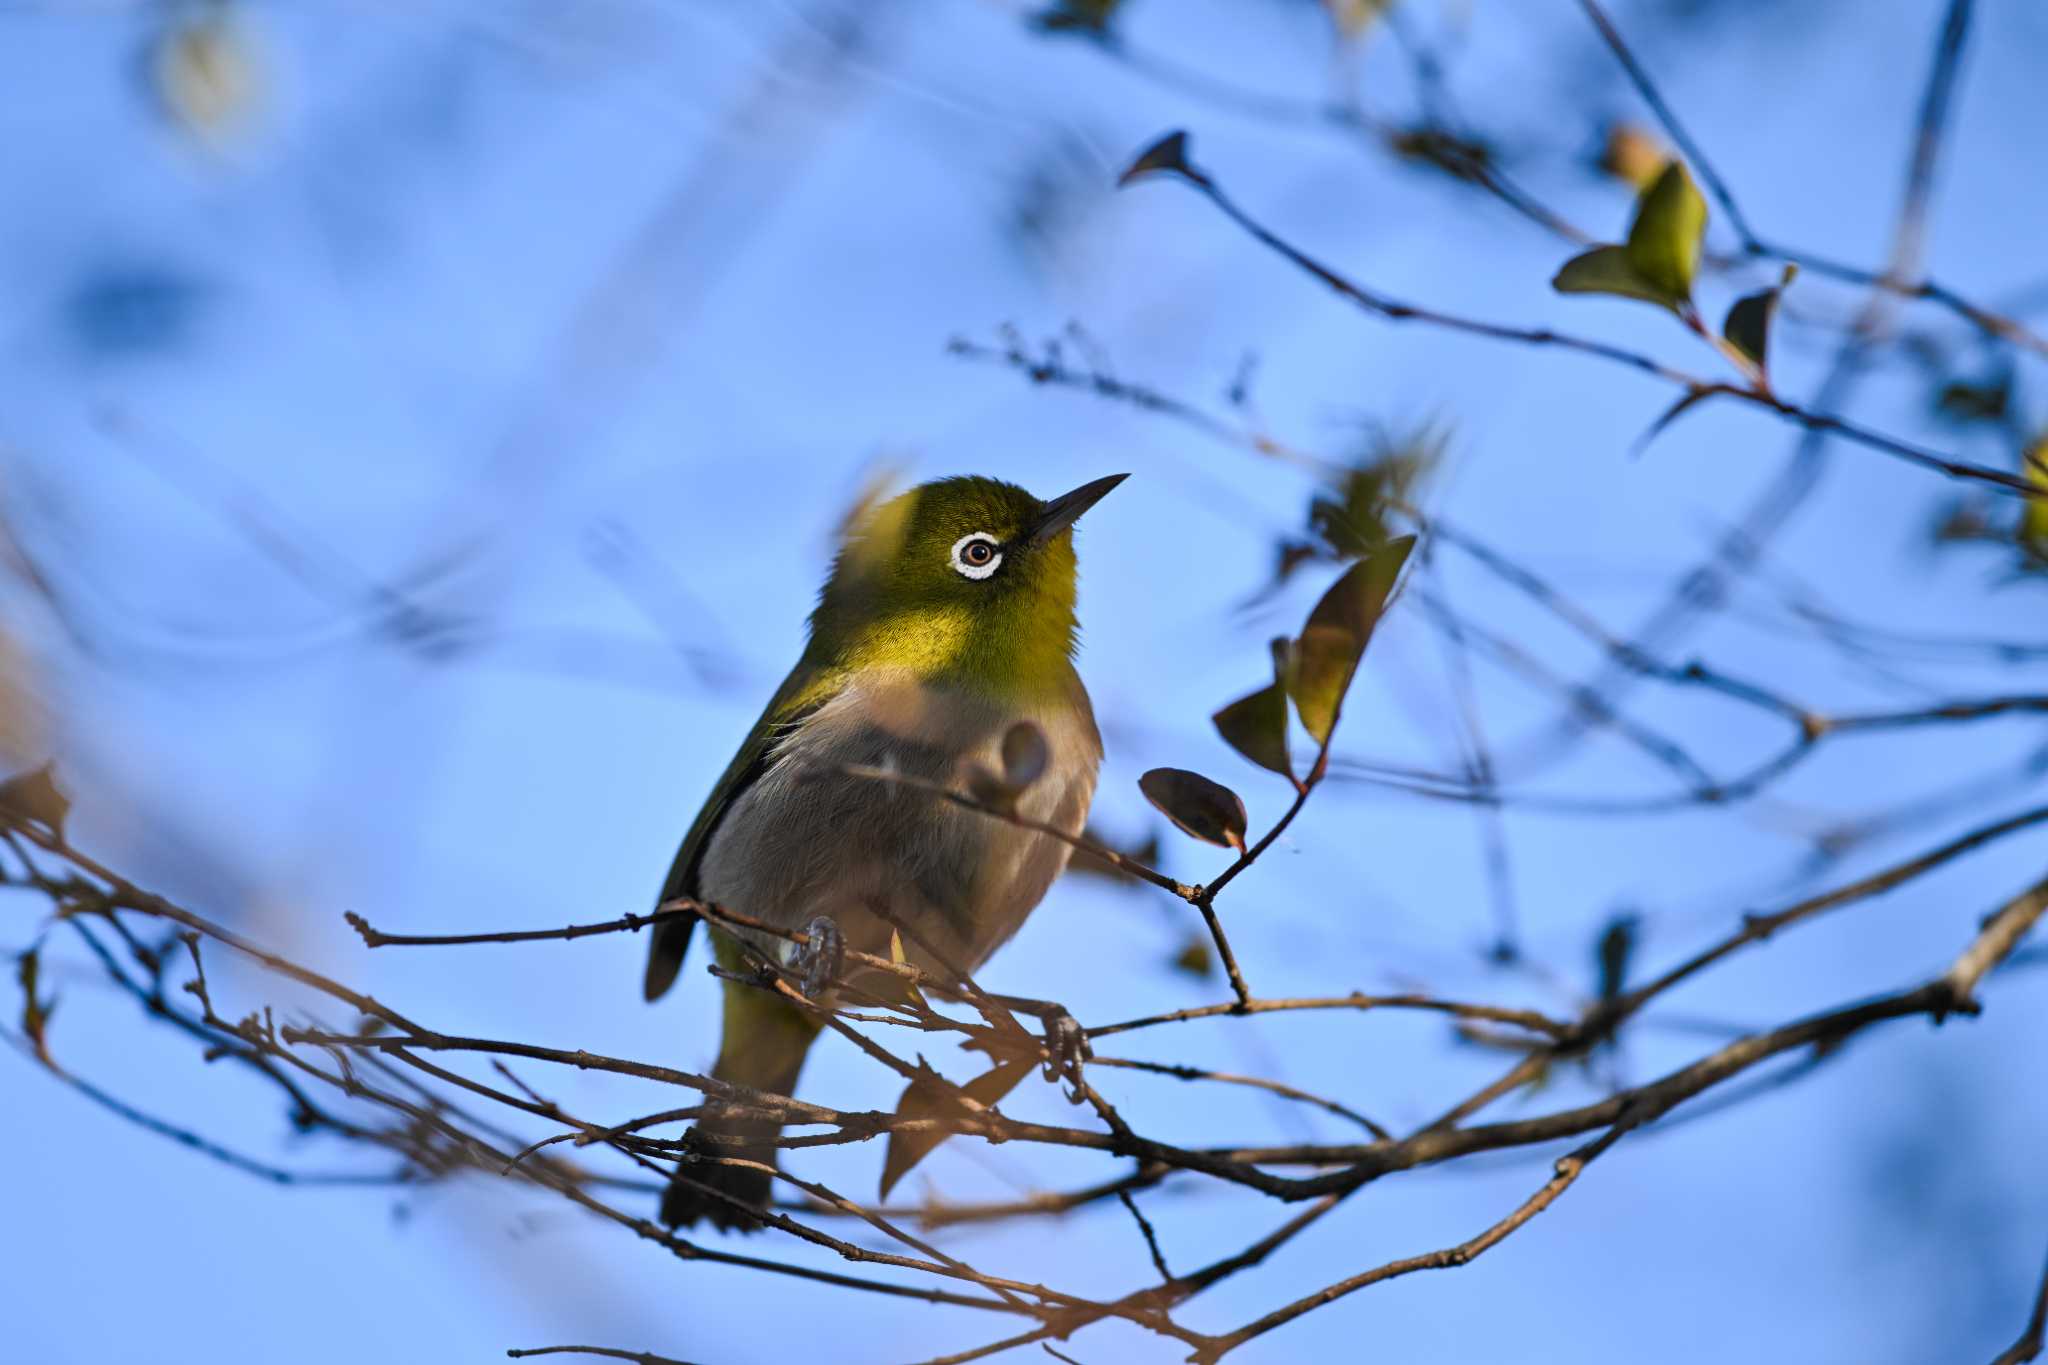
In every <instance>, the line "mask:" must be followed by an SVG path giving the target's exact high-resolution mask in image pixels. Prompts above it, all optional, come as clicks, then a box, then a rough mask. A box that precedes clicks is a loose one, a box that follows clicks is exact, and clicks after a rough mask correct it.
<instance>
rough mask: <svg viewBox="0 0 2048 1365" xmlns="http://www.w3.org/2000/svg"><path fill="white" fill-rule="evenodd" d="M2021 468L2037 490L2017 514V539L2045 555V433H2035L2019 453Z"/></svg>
mask: <svg viewBox="0 0 2048 1365" xmlns="http://www.w3.org/2000/svg"><path fill="white" fill-rule="evenodd" d="M2020 471H2021V472H2022V473H2023V474H2025V475H2026V476H2027V482H2028V483H2030V484H2032V485H2033V486H2034V487H2035V488H2037V489H2039V490H2040V491H2039V492H2037V493H2035V494H2033V495H2031V496H2029V497H2028V498H2027V506H2026V510H2025V511H2024V512H2022V513H2021V514H2020V542H2021V543H2022V544H2023V545H2025V546H2026V547H2027V548H2028V549H2030V550H2032V551H2033V552H2034V554H2035V555H2037V556H2040V557H2043V558H2048V435H2044V436H2039V437H2036V438H2035V440H2034V442H2033V444H2031V445H2029V446H2028V447H2027V449H2026V451H2025V453H2024V454H2022V455H2021V456H2020Z"/></svg>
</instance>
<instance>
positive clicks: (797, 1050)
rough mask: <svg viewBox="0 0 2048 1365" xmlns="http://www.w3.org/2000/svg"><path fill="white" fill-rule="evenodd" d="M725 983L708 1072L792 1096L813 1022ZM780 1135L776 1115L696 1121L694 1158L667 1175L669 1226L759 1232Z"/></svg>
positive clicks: (763, 995)
mask: <svg viewBox="0 0 2048 1365" xmlns="http://www.w3.org/2000/svg"><path fill="white" fill-rule="evenodd" d="M721 956H723V954H721ZM724 987H725V1020H724V1036H723V1037H722V1039H721V1040H720V1042H719V1049H718V1064H717V1065H716V1066H714V1067H713V1068H712V1069H711V1074H712V1075H713V1076H714V1077H716V1078H717V1079H719V1080H721V1081H731V1082H733V1083H734V1084H735V1085H745V1086H751V1087H752V1088H753V1089H756V1090H766V1091H769V1092H771V1093H773V1094H777V1095H787V1094H789V1093H791V1092H792V1091H793V1090H795V1089H796V1078H797V1075H798V1073H799V1072H801V1071H802V1070H803V1064H804V1055H805V1054H806V1053H807V1052H809V1051H810V1047H811V1040H812V1039H814V1038H816V1037H817V1036H818V1027H819V1026H818V1024H817V1022H816V1021H815V1020H814V1019H813V1018H812V1017H811V1016H810V1015H807V1014H805V1013H803V1012H802V1011H801V1010H799V1009H797V1008H796V1007H795V1006H793V1005H789V1004H787V1003H785V1002H783V1001H781V1000H778V999H776V998H775V997H774V996H773V995H770V994H768V993H767V992H766V991H762V990H759V989H757V988H755V987H753V986H747V985H742V984H741V983H739V982H737V981H727V982H725V983H724ZM781 1132H782V1125H781V1124H779V1123H777V1122H775V1121H774V1120H773V1119H763V1118H758V1117H754V1116H751V1115H744V1116H743V1115H720V1114H710V1115H706V1116H705V1117H703V1118H701V1119H699V1120H698V1121H697V1124H696V1126H695V1127H694V1128H693V1129H692V1130H691V1135H690V1136H691V1139H692V1146H693V1147H694V1148H695V1149H696V1156H695V1159H693V1160H686V1161H684V1162H683V1163H682V1164H681V1165H679V1166H677V1168H676V1172H675V1175H674V1176H673V1177H671V1179H670V1180H669V1186H668V1190H667V1192H666V1193H664V1194H663V1195H662V1199H661V1221H662V1222H664V1223H667V1224H668V1225H670V1226H671V1227H685V1228H687V1227H692V1226H695V1225H696V1224H697V1223H698V1222H700V1221H702V1222H708V1223H710V1224H711V1225H712V1226H713V1227H717V1228H723V1229H727V1230H731V1231H740V1232H752V1231H755V1230H756V1229H758V1228H759V1227H760V1226H761V1221H760V1219H759V1218H757V1217H755V1216H754V1215H755V1214H756V1213H758V1212H759V1211H761V1210H763V1209H765V1208H767V1207H768V1200H769V1196H770V1194H771V1192H772V1187H773V1186H774V1183H775V1181H774V1177H773V1176H772V1175H770V1174H769V1172H770V1171H771V1170H772V1169H773V1168H774V1166H775V1139H776V1137H777V1136H778V1135H780V1133H781ZM736 1162H744V1163H746V1164H744V1165H740V1164H733V1163H736Z"/></svg>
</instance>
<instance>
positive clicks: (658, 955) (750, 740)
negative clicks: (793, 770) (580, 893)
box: [644, 660, 839, 1000]
mask: <svg viewBox="0 0 2048 1365" xmlns="http://www.w3.org/2000/svg"><path fill="white" fill-rule="evenodd" d="M838 691H839V687H838V686H837V685H836V684H835V683H834V682H833V680H832V679H830V678H829V677H827V676H826V675H825V673H824V672H823V671H822V670H820V669H819V668H817V667H816V666H814V665H813V664H811V663H810V662H809V661H808V660H806V661H804V662H801V663H799V664H797V666H796V668H795V669H794V670H792V671H791V673H790V675H789V677H787V678H786V679H784V680H783V683H782V686H781V687H779V688H777V689H776V692H775V696H774V697H773V698H771V699H770V700H769V702H768V706H767V709H766V710H764V711H762V712H761V718H760V719H759V720H757V721H755V722H754V728H753V729H752V730H751V731H749V732H748V734H747V740H746V743H744V744H742V745H741V746H740V751H739V752H738V753H736V754H734V755H733V759H732V762H731V763H730V764H729V765H727V767H726V770H725V773H724V775H723V776H721V777H720V778H719V779H718V785H717V786H715V787H713V788H712V789H711V795H710V797H709V798H707V799H706V800H705V802H704V809H702V810H700V811H698V812H697V819H696V821H695V823H693V824H692V825H691V826H690V832H689V833H688V834H686V835H684V836H683V846H682V847H681V848H679V849H677V850H676V860H675V862H674V863H672V864H670V866H669V869H668V880H667V881H666V882H664V883H662V887H661V901H657V902H656V904H657V905H660V904H661V903H662V902H666V901H670V900H673V899H675V898H676V897H678V896H694V895H696V894H697V868H698V865H699V864H701V863H702V862H703V861H704V851H705V849H707V848H708V847H710V845H711V836H712V834H713V833H714V832H715V831H716V830H717V829H718V822H719V821H720V820H722V819H724V818H725V813H726V812H727V811H729V810H731V809H732V807H733V803H734V802H736V801H738V800H739V798H740V794H741V793H743V792H744V791H746V789H747V788H749V787H751V786H753V785H754V783H755V782H756V781H757V780H758V779H759V778H760V776H761V774H763V773H765V772H767V771H768V769H769V768H771V767H772V766H774V763H775V758H776V751H777V746H778V743H779V741H781V740H782V739H783V738H785V737H786V736H787V735H788V734H789V732H790V731H791V730H792V729H794V728H795V727H796V726H797V725H799V724H801V723H802V722H803V721H804V719H805V718H806V717H808V716H809V715H810V714H811V713H812V712H814V711H816V710H817V709H818V708H819V707H821V706H823V705H824V704H825V703H826V702H828V701H830V700H831V699H832V698H833V696H834V695H835V694H836V693H837V692H838ZM696 927H697V921H696V919H695V918H694V917H690V918H683V919H673V920H669V921H667V922H666V923H663V924H658V925H656V926H655V929H654V942H653V944H652V945H651V946H650V947H649V949H648V953H647V978H646V982H645V986H644V990H645V992H646V996H647V998H648V999H649V1000H656V999H659V998H660V997H661V995H662V993H663V992H664V991H666V990H667V989H668V988H669V986H670V985H672V984H673V983H674V982H675V979H676V973H678V972H680V971H681V970H682V967H683V954H684V952H686V951H687V950H688V949H689V946H690V933H691V931H692V930H694V929H695V928H696Z"/></svg>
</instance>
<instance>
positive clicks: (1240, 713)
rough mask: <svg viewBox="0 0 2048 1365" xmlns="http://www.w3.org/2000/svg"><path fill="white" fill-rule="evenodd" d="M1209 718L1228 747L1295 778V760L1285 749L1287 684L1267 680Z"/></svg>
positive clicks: (1261, 765)
mask: <svg viewBox="0 0 2048 1365" xmlns="http://www.w3.org/2000/svg"><path fill="white" fill-rule="evenodd" d="M1210 720H1212V721H1214V722H1215V724H1216V732H1217V733H1218V734H1220V735H1222V736H1223V740H1224V742H1225V743H1226V744H1228V745H1229V746H1230V747H1231V748H1233V749H1235V750H1237V751H1238V752H1239V753H1241V754H1243V755H1244V756H1245V757H1246V758H1248V759H1250V760H1251V761H1252V762H1254V763H1256V764H1258V765H1259V766H1260V767H1261V768H1265V769H1267V770H1268V771H1270V772H1276V773H1278V774H1280V775H1281V776H1282V777H1284V778H1286V779H1287V780H1288V781H1290V782H1291V781H1293V780H1294V760H1293V758H1292V757H1291V756H1290V755H1289V754H1288V752H1287V689H1286V688H1284V687H1282V686H1281V685H1280V684H1279V683H1277V682H1276V683H1269V684H1267V685H1266V686H1264V687H1262V688H1260V689H1259V690H1258V691H1256V692H1254V693H1252V694H1251V695H1250V696H1246V697H1239V698H1238V699H1237V700H1236V701H1234V702H1232V703H1230V705H1228V706H1226V707H1224V708H1223V709H1222V710H1221V711H1218V712H1217V713H1216V714H1215V715H1213V716H1211V717H1210Z"/></svg>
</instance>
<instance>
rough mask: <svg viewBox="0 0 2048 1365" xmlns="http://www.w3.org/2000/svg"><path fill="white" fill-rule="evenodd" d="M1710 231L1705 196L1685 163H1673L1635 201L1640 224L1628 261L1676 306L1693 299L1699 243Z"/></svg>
mask: <svg viewBox="0 0 2048 1365" xmlns="http://www.w3.org/2000/svg"><path fill="white" fill-rule="evenodd" d="M1706 231H1707V201H1706V200H1705V199H1702V198H1701V197H1700V192H1699V189H1698V187H1697V186H1695V185H1694V184H1693V183H1692V176H1691V174H1690V173H1688V172H1687V171H1686V169H1685V163H1684V162H1683V161H1673V162H1672V163H1671V164H1670V165H1669V166H1666V167H1665V168H1664V174H1662V175H1660V176H1658V177H1657V179H1656V180H1655V181H1654V182H1653V183H1652V184H1651V186H1650V188H1649V189H1647V190H1645V191H1644V192H1643V196H1642V198H1640V199H1638V200H1637V201H1636V220H1635V222H1634V223H1632V224H1630V226H1629V230H1628V262H1629V264H1630V265H1631V266H1633V267H1635V272H1636V274H1637V275H1639V276H1641V277H1642V279H1643V280H1644V281H1645V282H1646V283H1648V284H1649V286H1650V287H1651V288H1652V289H1655V290H1657V291H1659V292H1660V293H1662V294H1663V295H1665V297H1666V298H1667V299H1669V300H1670V302H1671V304H1672V306H1674V307H1675V306H1676V305H1677V304H1679V303H1683V302H1685V301H1686V300H1688V299H1690V298H1691V297H1692V280H1693V276H1694V275H1696V274H1698V273H1699V268H1700V239H1701V238H1702V237H1704V236H1705V235H1706Z"/></svg>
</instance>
